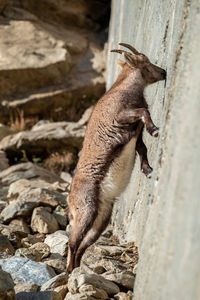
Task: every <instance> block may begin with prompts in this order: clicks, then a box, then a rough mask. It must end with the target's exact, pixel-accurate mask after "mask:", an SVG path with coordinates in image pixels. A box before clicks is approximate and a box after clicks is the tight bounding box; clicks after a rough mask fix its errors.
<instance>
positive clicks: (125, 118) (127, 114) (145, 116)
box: [116, 108, 158, 136]
mask: <svg viewBox="0 0 200 300" xmlns="http://www.w3.org/2000/svg"><path fill="white" fill-rule="evenodd" d="M116 119H117V122H119V123H122V124H126V123H135V122H137V121H139V120H141V121H142V122H143V123H144V125H145V126H146V129H147V131H148V132H149V133H150V134H151V135H152V136H158V128H157V127H156V126H155V124H154V123H153V121H152V119H151V116H150V113H149V111H148V109H146V108H136V109H133V110H130V109H125V110H122V111H121V112H120V113H119V114H118V116H117V118H116Z"/></svg>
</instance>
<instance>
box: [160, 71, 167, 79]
mask: <svg viewBox="0 0 200 300" xmlns="http://www.w3.org/2000/svg"><path fill="white" fill-rule="evenodd" d="M161 74H162V77H163V79H166V77H167V72H166V71H165V70H162V72H161Z"/></svg>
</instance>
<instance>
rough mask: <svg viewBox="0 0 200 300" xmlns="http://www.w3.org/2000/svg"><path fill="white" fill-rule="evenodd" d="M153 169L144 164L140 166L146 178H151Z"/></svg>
mask: <svg viewBox="0 0 200 300" xmlns="http://www.w3.org/2000/svg"><path fill="white" fill-rule="evenodd" d="M152 171H153V169H152V168H151V167H150V166H145V167H143V168H142V172H143V173H144V175H145V176H146V177H147V178H151V173H152Z"/></svg>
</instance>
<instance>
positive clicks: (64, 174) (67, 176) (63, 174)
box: [60, 172, 72, 184]
mask: <svg viewBox="0 0 200 300" xmlns="http://www.w3.org/2000/svg"><path fill="white" fill-rule="evenodd" d="M60 178H62V179H63V180H64V181H66V182H68V183H69V184H71V182H72V176H71V175H70V174H69V173H67V172H61V174H60Z"/></svg>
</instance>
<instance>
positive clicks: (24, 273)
mask: <svg viewBox="0 0 200 300" xmlns="http://www.w3.org/2000/svg"><path fill="white" fill-rule="evenodd" d="M0 266H1V267H2V269H3V270H4V271H6V272H8V273H10V274H12V278H13V280H14V281H15V282H30V283H35V284H38V285H42V284H43V283H44V282H46V281H48V280H49V279H51V278H52V277H54V276H55V275H56V274H55V272H54V271H53V269H52V268H50V267H49V266H46V265H45V264H42V263H38V262H35V261H31V260H28V259H27V258H21V257H11V258H7V259H0Z"/></svg>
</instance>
